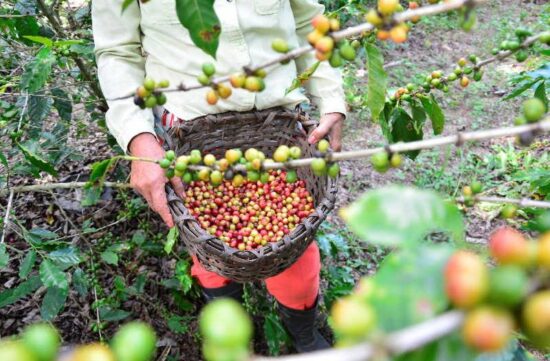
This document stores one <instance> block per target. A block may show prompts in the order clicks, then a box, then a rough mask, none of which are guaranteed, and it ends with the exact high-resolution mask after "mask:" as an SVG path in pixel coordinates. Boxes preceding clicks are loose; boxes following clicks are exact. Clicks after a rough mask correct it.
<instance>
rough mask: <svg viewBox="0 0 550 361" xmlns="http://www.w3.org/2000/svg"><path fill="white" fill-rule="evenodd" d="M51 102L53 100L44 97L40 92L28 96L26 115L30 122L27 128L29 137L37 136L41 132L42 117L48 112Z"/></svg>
mask: <svg viewBox="0 0 550 361" xmlns="http://www.w3.org/2000/svg"><path fill="white" fill-rule="evenodd" d="M52 104H53V100H52V99H51V98H48V97H45V96H44V93H42V92H40V93H39V94H38V95H30V96H29V103H28V115H29V120H30V124H31V127H30V129H29V134H30V136H31V138H37V137H38V136H39V135H40V132H42V128H43V124H44V119H45V118H46V116H48V114H49V113H50V110H51V107H52Z"/></svg>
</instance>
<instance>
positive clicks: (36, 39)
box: [23, 35, 53, 48]
mask: <svg viewBox="0 0 550 361" xmlns="http://www.w3.org/2000/svg"><path fill="white" fill-rule="evenodd" d="M23 38H25V39H28V40H30V41H33V42H35V43H38V44H42V45H45V46H46V47H48V48H51V47H52V46H53V41H52V40H51V39H50V38H45V37H43V36H34V35H25V36H23Z"/></svg>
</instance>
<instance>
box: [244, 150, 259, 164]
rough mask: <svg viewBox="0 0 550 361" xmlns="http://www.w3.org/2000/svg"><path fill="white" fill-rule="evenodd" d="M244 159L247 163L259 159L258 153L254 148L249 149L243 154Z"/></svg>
mask: <svg viewBox="0 0 550 361" xmlns="http://www.w3.org/2000/svg"><path fill="white" fill-rule="evenodd" d="M244 158H245V159H246V160H247V161H249V162H252V161H253V160H254V159H257V158H259V152H258V150H257V149H255V148H249V149H247V150H246V152H244Z"/></svg>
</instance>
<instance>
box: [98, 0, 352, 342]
mask: <svg viewBox="0 0 550 361" xmlns="http://www.w3.org/2000/svg"><path fill="white" fill-rule="evenodd" d="M122 3H123V0H94V1H93V2H92V25H93V36H94V41H95V54H96V59H97V66H98V76H99V81H100V85H101V88H102V90H103V93H104V95H105V97H106V98H107V99H114V98H117V97H121V96H124V95H127V94H132V93H133V92H135V90H136V88H137V87H138V86H140V85H142V84H143V82H144V79H145V78H146V77H150V78H153V79H156V80H161V79H168V80H169V81H170V82H171V83H172V84H179V83H181V82H183V83H184V84H193V83H195V82H196V78H197V76H198V75H199V74H200V73H201V69H202V64H203V63H206V62H212V63H215V65H216V69H217V73H216V75H217V76H218V75H219V76H222V75H229V74H233V73H236V72H239V71H242V68H243V66H247V65H255V64H261V63H262V62H265V61H267V60H270V59H273V58H274V57H276V56H277V55H278V54H277V53H275V51H273V50H272V49H271V43H272V41H273V39H275V38H283V39H285V40H286V41H288V43H289V45H290V46H291V47H298V46H301V45H304V44H307V40H306V36H307V34H308V33H309V32H311V31H312V30H313V28H312V25H311V20H312V19H313V18H314V17H315V16H317V15H318V14H322V13H323V11H324V7H323V6H322V5H320V4H319V3H317V2H316V1H313V0H216V1H215V2H214V10H215V12H216V14H217V16H218V18H219V23H220V27H221V33H220V37H219V46H218V50H217V54H216V58H215V59H214V58H212V57H211V56H209V55H208V54H206V53H205V52H203V51H202V50H201V49H200V48H198V47H197V46H195V45H194V43H193V42H192V40H191V38H190V35H189V32H188V31H187V30H186V29H185V28H184V27H183V26H182V25H181V24H180V22H179V20H178V16H177V13H176V9H175V0H149V1H147V2H145V3H140V2H138V0H136V1H134V2H133V3H131V4H130V5H129V6H128V7H127V9H126V10H125V11H124V12H122V11H121V8H122ZM316 61H317V60H316V59H315V56H314V55H313V54H312V53H309V54H306V55H304V56H302V57H300V58H298V59H296V60H294V61H291V62H290V63H288V64H286V65H281V66H278V67H275V68H273V69H270V70H269V71H268V74H267V76H266V78H265V84H266V88H265V90H264V91H262V92H259V93H252V92H248V91H246V90H243V89H235V90H234V91H233V94H232V95H231V97H229V98H228V99H223V100H220V101H219V102H218V103H217V104H216V105H214V106H212V105H209V104H207V102H206V100H205V94H206V91H207V90H208V89H207V88H204V89H199V90H194V91H189V92H170V93H167V94H166V95H167V103H166V104H165V105H164V109H163V110H162V111H163V112H164V113H163V114H165V115H166V113H168V114H170V115H171V117H172V118H174V117H175V118H177V119H179V120H183V121H185V120H190V119H195V118H197V117H200V116H204V115H207V114H217V113H223V112H228V111H239V112H245V111H250V110H253V109H258V110H263V109H267V108H271V107H277V106H279V107H281V106H282V107H286V108H290V109H294V108H295V107H296V106H297V105H299V104H301V103H303V102H305V101H308V99H307V98H306V97H305V95H304V94H303V93H302V92H301V91H300V90H295V91H292V92H290V93H289V94H286V95H285V89H287V88H288V87H289V86H290V84H291V82H292V80H293V79H294V78H296V76H297V75H298V74H299V73H301V72H303V71H304V70H305V69H307V68H308V67H310V66H312V65H313V64H315V62H316ZM305 90H306V91H307V93H308V94H309V95H310V97H311V98H312V100H313V102H314V103H315V104H316V106H317V107H318V109H319V112H320V115H321V116H320V125H319V126H318V127H317V128H316V129H315V130H314V131H313V132H312V133H311V134H310V136H309V138H308V140H309V142H311V143H316V142H317V141H319V140H320V139H321V138H323V137H325V136H327V135H330V137H331V146H332V148H333V149H335V150H339V149H340V147H341V132H342V124H343V121H344V118H345V115H346V104H345V101H344V94H343V88H342V78H341V74H340V73H339V71H338V70H336V69H333V68H331V67H330V65H328V64H327V62H322V63H321V64H320V65H319V67H318V69H317V71H316V72H315V73H314V74H313V76H312V77H311V78H310V79H309V81H308V82H307V83H306V84H305ZM108 104H109V110H108V112H107V114H106V122H107V126H108V128H109V130H110V132H111V133H112V135H113V136H114V137H115V138H116V140H117V142H118V144H119V145H120V147H121V148H122V149H123V150H124V151H125V152H128V153H130V154H132V155H135V156H139V157H149V158H156V159H160V158H162V157H163V156H164V150H163V148H162V147H161V145H160V144H159V142H158V141H157V138H156V137H155V130H154V129H155V124H154V122H155V114H154V112H153V111H152V110H151V109H140V108H139V107H137V106H136V105H135V104H134V103H133V100H132V99H125V100H112V101H108ZM157 110H158V109H157ZM157 118H158V117H157ZM130 179H131V185H132V186H133V188H134V189H135V190H136V191H137V192H139V193H140V194H141V195H142V196H143V197H144V198H145V199H146V200H147V202H148V204H149V206H150V207H151V208H152V209H153V210H154V211H156V212H157V213H158V214H159V215H160V217H161V218H162V219H163V220H164V222H165V223H166V225H167V226H168V227H173V226H174V220H173V218H172V216H171V214H170V211H169V208H168V204H167V196H166V193H165V187H164V186H165V184H166V183H167V182H171V184H172V186H173V188H174V190H175V192H176V193H177V194H178V195H179V196H181V197H183V196H184V187H183V184H182V182H181V180H180V179H177V178H173V179H171V180H168V179H167V178H166V177H165V174H164V171H163V170H162V169H161V168H160V167H159V166H158V165H157V164H155V163H148V162H139V161H134V162H132V164H131V173H130ZM319 273H320V255H319V249H318V248H317V245H316V244H315V242H313V243H312V244H311V245H310V246H309V248H308V249H307V250H306V251H305V253H304V254H303V255H302V256H301V257H300V258H299V259H298V260H297V261H296V262H295V263H294V264H293V265H292V266H290V267H289V268H288V269H286V270H285V271H283V272H282V273H280V274H278V275H276V276H274V277H271V278H269V279H267V280H265V282H266V287H267V290H268V292H269V293H270V294H271V295H272V296H273V297H274V298H275V299H276V300H277V302H278V304H279V309H280V313H281V317H282V320H283V323H284V325H285V327H286V328H287V330H288V331H289V333H290V335H291V337H292V339H293V341H294V345H295V348H296V350H297V351H298V352H307V351H312V350H317V349H322V348H326V347H328V346H329V345H328V343H327V341H326V340H325V339H324V338H323V337H322V336H321V335H320V333H319V332H318V330H317V329H316V328H315V319H316V317H317V303H318V302H317V301H318V295H319ZM192 274H193V276H194V277H196V279H197V281H198V283H199V284H200V285H201V286H202V287H203V290H204V292H203V293H204V295H205V297H206V299H207V300H211V299H213V298H216V297H233V298H236V299H240V298H241V297H242V285H241V284H238V283H234V282H231V281H230V280H228V279H225V278H223V277H221V276H219V275H217V274H215V273H213V272H209V271H207V270H206V269H204V267H203V266H202V265H201V264H200V263H199V262H198V261H197V260H196V259H195V262H194V265H193V268H192Z"/></svg>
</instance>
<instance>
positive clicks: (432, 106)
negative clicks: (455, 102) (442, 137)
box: [420, 95, 445, 135]
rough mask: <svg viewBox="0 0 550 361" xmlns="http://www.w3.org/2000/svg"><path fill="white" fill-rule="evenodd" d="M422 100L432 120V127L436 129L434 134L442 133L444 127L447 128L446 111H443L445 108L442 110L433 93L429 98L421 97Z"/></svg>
mask: <svg viewBox="0 0 550 361" xmlns="http://www.w3.org/2000/svg"><path fill="white" fill-rule="evenodd" d="M420 101H421V102H422V106H423V107H424V110H425V111H426V113H427V114H428V116H429V117H430V120H431V121H432V129H433V131H434V135H439V134H441V133H442V132H443V129H444V128H445V113H443V110H441V107H439V104H438V103H437V100H436V99H435V98H434V96H433V95H431V96H430V97H429V98H428V97H421V98H420Z"/></svg>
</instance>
